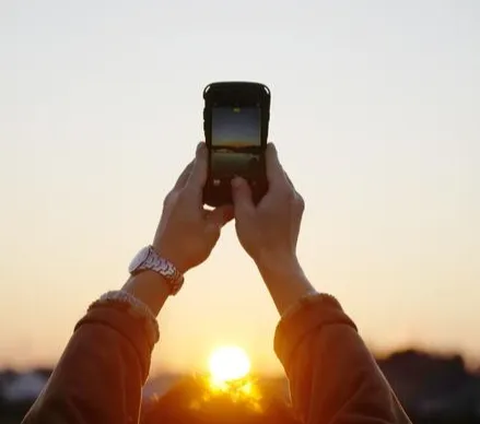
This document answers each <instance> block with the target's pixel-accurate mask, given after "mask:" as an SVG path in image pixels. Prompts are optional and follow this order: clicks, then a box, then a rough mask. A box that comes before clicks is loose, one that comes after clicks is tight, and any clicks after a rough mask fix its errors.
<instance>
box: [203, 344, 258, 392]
mask: <svg viewBox="0 0 480 424" xmlns="http://www.w3.org/2000/svg"><path fill="white" fill-rule="evenodd" d="M209 370H210V374H211V377H212V380H213V382H214V383H216V384H219V385H221V384H222V383H225V382H228V381H232V380H238V379H241V378H244V377H245V376H246V375H247V374H248V373H249V372H250V359H249V358H248V355H247V354H246V352H245V351H244V350H243V349H241V348H240V347H238V346H223V347H219V348H217V349H215V350H214V351H213V353H212V355H211V356H210V360H209Z"/></svg>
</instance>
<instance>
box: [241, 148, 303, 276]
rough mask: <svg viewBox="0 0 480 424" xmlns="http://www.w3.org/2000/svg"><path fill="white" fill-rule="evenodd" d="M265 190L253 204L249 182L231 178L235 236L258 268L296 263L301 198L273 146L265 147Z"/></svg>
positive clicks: (289, 265) (296, 265)
mask: <svg viewBox="0 0 480 424" xmlns="http://www.w3.org/2000/svg"><path fill="white" fill-rule="evenodd" d="M266 168H267V179H268V184H269V188H268V192H267V193H266V194H265V196H264V197H263V198H262V200H261V201H260V202H259V203H258V205H257V206H255V205H254V203H253V201H252V193H251V190H250V187H249V185H248V183H247V182H246V181H245V180H244V179H242V178H239V177H236V178H235V179H234V180H232V189H233V192H232V195H233V200H234V207H235V227H236V230H237V235H238V239H239V240H240V243H241V245H242V246H243V248H244V249H245V250H246V252H247V253H248V254H249V255H250V256H251V257H252V259H253V260H254V261H255V263H256V264H257V266H259V268H262V267H272V266H277V265H280V266H282V267H290V269H291V267H297V268H298V267H299V265H298V261H297V256H296V247H297V240H298V233H299V231H300V224H301V220H302V215H303V210H304V206H305V204H304V201H303V198H302V197H301V196H300V194H298V193H297V191H296V190H295V188H294V187H293V185H292V183H291V181H290V179H289V178H288V176H287V174H286V173H285V171H284V170H283V168H282V166H281V164H280V162H279V160H278V154H277V150H276V148H275V146H274V145H273V144H269V145H268V146H267V151H266Z"/></svg>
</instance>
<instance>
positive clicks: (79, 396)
mask: <svg viewBox="0 0 480 424" xmlns="http://www.w3.org/2000/svg"><path fill="white" fill-rule="evenodd" d="M152 347H153V344H152V342H151V340H149V335H148V334H147V331H146V326H145V324H144V322H143V321H142V320H141V319H139V318H138V317H135V316H134V315H132V314H129V313H128V312H127V311H124V310H119V309H118V308H116V307H114V306H112V305H107V304H105V305H99V306H97V307H94V308H92V309H90V311H89V312H88V313H87V314H86V315H85V317H84V318H83V319H82V320H80V322H79V323H78V324H77V326H76V329H75V332H74V334H73V335H72V337H71V339H70V341H69V343H68V345H67V347H66V349H65V351H64V353H63V355H62V357H61V359H60V361H59V362H58V364H57V366H56V368H55V370H54V372H53V374H52V376H51V377H50V379H49V382H48V384H47V386H46V388H45V390H44V391H43V392H42V394H41V395H40V397H39V398H38V399H37V400H36V402H35V404H34V405H33V407H32V409H31V410H30V412H29V413H28V414H27V416H26V417H25V419H24V423H28V424H33V423H35V424H36V423H44V422H49V423H52V424H53V423H66V422H68V423H75V424H86V423H93V422H105V423H107V422H115V423H128V422H136V421H137V419H138V415H139V410H140V401H141V388H142V386H143V384H144V382H145V379H146V377H147V374H148V369H149V366H150V354H151V350H152Z"/></svg>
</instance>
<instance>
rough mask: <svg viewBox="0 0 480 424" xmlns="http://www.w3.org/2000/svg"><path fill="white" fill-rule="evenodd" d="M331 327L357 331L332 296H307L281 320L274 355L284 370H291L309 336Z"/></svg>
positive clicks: (275, 340) (276, 335)
mask: <svg viewBox="0 0 480 424" xmlns="http://www.w3.org/2000/svg"><path fill="white" fill-rule="evenodd" d="M331 324H345V325H349V326H351V327H352V328H354V329H355V330H357V327H356V326H355V324H354V323H353V321H352V320H351V319H350V318H349V317H348V316H347V315H346V314H345V312H343V309H342V307H341V306H340V303H339V302H338V301H337V300H336V299H335V298H334V297H333V296H331V295H328V294H317V295H314V296H308V297H306V298H304V299H302V300H301V301H300V302H299V303H298V304H297V305H295V306H294V307H293V308H292V309H291V310H289V312H288V315H285V316H284V317H282V319H281V320H280V322H279V324H278V326H277V329H276V331H275V339H274V349H275V353H276V354H277V356H278V358H279V359H280V361H281V362H282V364H283V366H284V367H285V368H286V369H288V366H289V363H290V361H291V359H292V355H293V354H294V352H295V349H296V348H297V347H298V346H299V344H300V343H301V342H302V340H303V339H304V338H305V337H306V336H308V334H309V333H310V332H312V331H314V330H318V329H321V328H322V327H324V326H326V325H331Z"/></svg>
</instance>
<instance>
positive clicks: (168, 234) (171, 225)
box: [153, 143, 233, 272]
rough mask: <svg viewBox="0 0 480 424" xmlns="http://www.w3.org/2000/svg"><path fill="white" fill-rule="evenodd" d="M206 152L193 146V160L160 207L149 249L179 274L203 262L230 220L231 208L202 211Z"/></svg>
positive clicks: (205, 175) (200, 147)
mask: <svg viewBox="0 0 480 424" xmlns="http://www.w3.org/2000/svg"><path fill="white" fill-rule="evenodd" d="M207 167H208V160H207V148H206V146H205V143H200V144H199V145H198V146H197V152H196V157H195V159H194V160H193V161H192V162H191V163H190V164H189V165H187V167H186V168H185V170H184V171H183V172H182V174H181V175H180V177H179V178H178V180H177V182H176V184H175V186H174V187H173V189H172V191H170V193H169V194H168V195H167V197H166V198H165V201H164V204H163V213H162V217H161V220H160V223H159V225H158V228H157V231H156V234H155V239H154V242H153V247H154V249H155V250H156V251H157V253H158V254H159V255H160V256H162V257H164V258H166V259H168V260H170V261H171V262H172V263H173V264H174V265H175V266H176V267H177V268H178V270H179V271H181V272H186V271H188V270H189V269H190V268H193V267H195V266H197V265H199V264H201V263H202V262H203V261H205V260H206V259H207V258H208V256H209V255H210V253H211V251H212V249H213V248H214V246H215V244H216V242H217V240H218V238H219V237H220V230H221V228H222V227H223V226H224V225H225V224H226V223H227V222H228V221H230V220H231V219H232V218H233V207H232V206H231V205H229V206H221V207H218V208H216V209H214V210H211V211H208V210H205V209H204V208H203V186H204V185H205V182H206V180H207Z"/></svg>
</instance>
